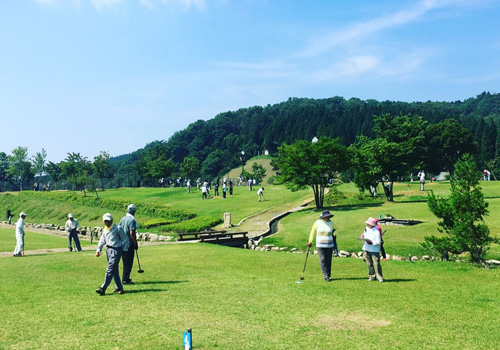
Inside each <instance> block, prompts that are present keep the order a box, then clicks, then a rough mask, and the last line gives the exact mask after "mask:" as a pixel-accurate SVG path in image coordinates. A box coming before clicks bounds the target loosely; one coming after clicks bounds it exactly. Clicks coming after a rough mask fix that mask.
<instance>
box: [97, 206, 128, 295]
mask: <svg viewBox="0 0 500 350" xmlns="http://www.w3.org/2000/svg"><path fill="white" fill-rule="evenodd" d="M102 220H103V221H104V230H103V231H102V235H101V238H100V239H99V244H98V245H97V251H96V253H95V256H97V257H99V256H101V251H102V248H104V246H106V257H107V258H108V268H107V269H106V274H105V276H104V283H103V284H102V285H101V286H100V287H99V288H97V290H96V293H97V294H99V295H104V294H105V293H106V288H108V286H109V284H110V283H111V280H114V281H115V287H116V288H115V292H117V293H118V294H123V293H124V292H123V285H122V282H121V280H120V271H119V269H118V268H119V264H120V259H121V257H122V254H123V251H124V250H128V245H129V243H128V238H127V235H126V234H125V231H123V229H122V228H121V227H120V226H118V225H116V224H113V217H112V216H111V214H109V213H106V214H104V215H103V216H102Z"/></svg>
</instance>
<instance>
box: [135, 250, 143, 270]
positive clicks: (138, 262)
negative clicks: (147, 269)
mask: <svg viewBox="0 0 500 350" xmlns="http://www.w3.org/2000/svg"><path fill="white" fill-rule="evenodd" d="M135 255H136V256H137V265H139V270H137V272H138V273H144V270H143V269H141V262H140V261H139V253H138V252H137V250H136V251H135Z"/></svg>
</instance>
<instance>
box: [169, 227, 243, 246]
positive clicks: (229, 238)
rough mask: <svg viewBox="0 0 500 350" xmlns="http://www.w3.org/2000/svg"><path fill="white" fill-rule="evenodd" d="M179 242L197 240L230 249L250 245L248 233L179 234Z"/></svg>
mask: <svg viewBox="0 0 500 350" xmlns="http://www.w3.org/2000/svg"><path fill="white" fill-rule="evenodd" d="M178 236H179V239H178V241H193V240H197V241H199V242H204V243H212V244H220V245H225V246H229V247H243V246H244V245H245V244H247V243H248V232H227V231H201V232H190V233H179V234H178Z"/></svg>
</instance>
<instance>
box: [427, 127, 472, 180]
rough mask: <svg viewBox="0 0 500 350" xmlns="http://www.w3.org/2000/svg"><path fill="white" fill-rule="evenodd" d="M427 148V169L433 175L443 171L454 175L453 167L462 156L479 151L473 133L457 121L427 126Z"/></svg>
mask: <svg viewBox="0 0 500 350" xmlns="http://www.w3.org/2000/svg"><path fill="white" fill-rule="evenodd" d="M425 146H426V149H427V150H426V159H425V160H424V163H425V169H426V170H428V171H429V172H431V173H437V172H439V171H441V170H446V171H449V172H450V173H453V167H454V165H455V163H456V162H457V161H458V160H459V159H460V157H461V156H462V155H464V154H466V153H469V154H474V153H475V152H476V150H477V144H476V143H475V142H474V137H473V135H472V134H471V132H470V131H469V130H467V129H466V128H464V127H463V126H461V125H460V124H459V123H458V122H457V121H456V120H455V119H446V120H444V121H443V122H441V123H438V124H432V125H429V126H427V129H426V131H425Z"/></svg>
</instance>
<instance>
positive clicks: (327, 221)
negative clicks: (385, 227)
mask: <svg viewBox="0 0 500 350" xmlns="http://www.w3.org/2000/svg"><path fill="white" fill-rule="evenodd" d="M333 216H334V215H333V214H332V213H330V211H329V210H324V211H323V212H322V213H321V215H320V217H319V219H318V220H316V221H315V222H314V224H313V226H312V229H311V233H310V234H309V242H308V244H307V249H308V250H309V249H310V248H311V246H312V243H313V241H314V239H315V238H316V250H317V252H318V257H319V263H320V266H321V272H322V274H323V279H324V281H325V282H329V281H330V279H331V271H332V257H333V256H338V247H337V234H336V232H337V231H338V229H339V228H338V226H337V225H336V224H335V223H333V222H332V221H331V218H332V217H333ZM365 224H366V227H365V229H364V231H363V234H362V235H361V237H360V238H359V239H360V240H362V241H363V260H364V261H365V263H366V266H367V268H368V281H375V280H378V281H379V282H383V281H384V276H383V274H382V265H381V264H380V260H381V259H380V257H381V254H382V260H386V255H385V250H384V248H383V242H384V241H383V238H382V237H383V232H382V229H381V228H380V226H379V225H378V220H377V219H374V218H372V217H370V218H368V220H366V221H365Z"/></svg>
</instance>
